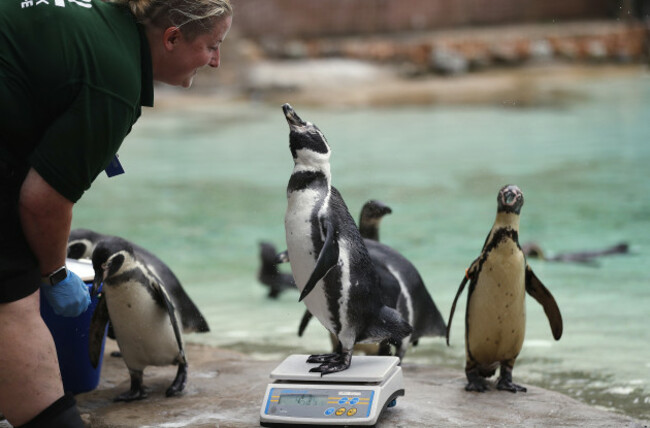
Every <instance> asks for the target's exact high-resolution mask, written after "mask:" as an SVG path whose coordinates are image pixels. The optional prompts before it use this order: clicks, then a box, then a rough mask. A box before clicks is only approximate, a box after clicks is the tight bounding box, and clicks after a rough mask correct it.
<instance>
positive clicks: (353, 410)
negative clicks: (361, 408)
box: [348, 407, 357, 416]
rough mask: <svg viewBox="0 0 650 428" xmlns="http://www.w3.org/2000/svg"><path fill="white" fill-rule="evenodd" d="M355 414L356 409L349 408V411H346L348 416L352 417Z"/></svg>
mask: <svg viewBox="0 0 650 428" xmlns="http://www.w3.org/2000/svg"><path fill="white" fill-rule="evenodd" d="M356 413H357V408H356V407H351V408H350V410H348V416H354V415H355V414H356Z"/></svg>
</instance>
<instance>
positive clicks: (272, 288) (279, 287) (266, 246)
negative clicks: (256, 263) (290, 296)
mask: <svg viewBox="0 0 650 428" xmlns="http://www.w3.org/2000/svg"><path fill="white" fill-rule="evenodd" d="M260 260H261V262H262V263H261V266H260V269H259V271H258V273H257V279H258V280H259V281H260V282H261V283H262V284H264V285H268V287H269V294H268V297H270V298H272V299H277V298H278V296H279V295H280V293H281V292H283V291H284V290H289V289H294V290H295V289H296V283H295V282H294V280H293V275H291V274H288V273H282V272H280V269H278V263H281V261H280V260H278V252H277V250H276V249H275V246H274V245H273V244H271V243H269V242H260Z"/></svg>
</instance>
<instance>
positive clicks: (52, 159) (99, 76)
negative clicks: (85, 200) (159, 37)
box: [0, 0, 153, 202]
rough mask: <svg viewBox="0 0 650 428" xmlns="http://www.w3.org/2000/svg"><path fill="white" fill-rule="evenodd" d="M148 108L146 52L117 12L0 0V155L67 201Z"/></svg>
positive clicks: (96, 0) (91, 0)
mask: <svg viewBox="0 0 650 428" xmlns="http://www.w3.org/2000/svg"><path fill="white" fill-rule="evenodd" d="M142 105H144V106H153V79H152V70H151V54H150V52H149V45H148V43H147V40H146V38H145V36H144V33H143V29H142V28H141V27H140V25H138V24H136V22H135V18H134V17H133V15H132V14H131V13H130V12H129V11H128V9H127V8H125V7H123V6H118V5H115V4H111V3H104V2H103V1H101V0H0V157H4V158H8V160H9V161H10V162H11V163H13V164H15V165H16V166H17V167H19V168H23V169H24V168H27V167H29V166H31V167H33V168H34V169H35V170H36V171H38V173H39V174H40V175H41V176H42V177H43V178H44V179H45V181H47V182H48V183H49V184H50V185H51V186H52V187H54V188H55V189H56V190H57V191H58V192H59V193H61V194H62V195H63V196H65V197H66V198H67V199H69V200H70V201H72V202H76V201H77V200H78V199H79V198H80V197H81V195H82V194H83V192H84V191H85V190H87V189H88V188H89V187H90V184H91V183H92V181H93V180H94V179H95V178H96V177H97V175H98V174H99V173H100V172H101V171H103V170H104V169H105V168H106V167H107V166H108V164H109V163H110V162H111V160H112V158H113V156H114V155H115V153H117V150H118V149H119V147H120V145H121V143H122V141H123V140H124V138H125V137H126V135H127V134H128V133H129V131H130V130H131V126H132V125H133V124H134V123H135V121H136V120H137V119H138V117H139V116H140V114H141V106H142Z"/></svg>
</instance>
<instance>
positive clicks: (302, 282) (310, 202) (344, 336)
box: [282, 104, 412, 374]
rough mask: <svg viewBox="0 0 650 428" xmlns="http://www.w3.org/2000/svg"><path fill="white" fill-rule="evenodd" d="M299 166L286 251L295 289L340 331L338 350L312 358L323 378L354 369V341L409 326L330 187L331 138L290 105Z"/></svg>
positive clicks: (402, 333)
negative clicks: (388, 298) (388, 300)
mask: <svg viewBox="0 0 650 428" xmlns="http://www.w3.org/2000/svg"><path fill="white" fill-rule="evenodd" d="M282 108H283V110H284V114H285V117H286V119H287V123H288V124H289V128H290V134H289V148H290V150H291V154H292V156H293V160H294V169H293V173H292V174H291V178H290V179H289V184H288V187H287V199H288V206H287V211H286V215H285V232H286V238H287V251H288V254H289V260H290V263H291V270H292V272H293V276H294V279H295V281H296V286H297V287H298V289H299V290H300V291H301V294H300V301H302V300H304V302H305V305H306V306H307V309H309V311H310V312H311V313H312V314H313V315H314V316H315V317H316V318H317V319H318V320H319V321H320V322H321V324H323V326H324V327H325V328H326V329H327V330H329V331H330V332H331V333H332V334H334V335H335V336H336V337H337V339H338V340H339V343H340V349H339V350H338V352H335V353H331V354H322V355H312V356H311V357H309V359H308V360H307V362H309V363H319V364H320V365H319V366H317V367H314V368H312V369H311V371H313V372H320V373H321V374H326V373H332V372H338V371H341V370H345V369H347V368H348V367H349V366H350V363H351V360H352V350H353V347H354V344H355V343H363V342H381V341H383V340H390V341H392V342H398V341H400V340H402V339H403V338H405V337H407V336H408V335H410V334H411V332H412V328H411V326H410V325H409V324H408V323H407V322H406V321H404V319H403V318H402V317H401V316H400V315H399V313H398V312H397V311H395V310H394V309H391V308H389V307H388V306H386V305H385V304H384V303H383V302H382V300H381V297H380V290H379V277H378V275H377V272H376V271H375V269H374V267H373V265H372V261H371V260H370V255H369V254H368V250H367V249H366V247H365V245H364V243H363V238H361V234H360V233H359V229H358V228H357V226H356V224H355V222H354V219H353V218H352V216H351V215H350V212H349V211H348V208H347V206H346V205H345V202H344V201H343V198H342V197H341V195H340V193H339V192H338V191H337V190H336V188H334V187H333V186H332V185H331V175H330V164H329V157H330V148H329V146H328V144H327V141H326V139H325V136H324V135H323V134H322V133H321V132H320V130H319V129H318V128H317V127H316V126H314V125H313V124H311V123H309V122H305V121H303V120H302V119H301V118H300V117H299V116H298V115H297V114H296V113H295V111H294V110H293V108H292V107H291V106H290V105H289V104H285V105H284V106H283V107H282Z"/></svg>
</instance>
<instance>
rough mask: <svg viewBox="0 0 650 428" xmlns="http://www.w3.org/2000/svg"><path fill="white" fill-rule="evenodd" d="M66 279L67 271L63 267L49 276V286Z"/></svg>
mask: <svg viewBox="0 0 650 428" xmlns="http://www.w3.org/2000/svg"><path fill="white" fill-rule="evenodd" d="M67 277H68V269H67V268H66V267H65V266H63V267H62V268H61V269H59V270H57V271H56V272H54V273H53V274H52V275H50V284H51V285H56V284H58V283H59V282H61V281H63V280H64V279H66V278H67Z"/></svg>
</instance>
